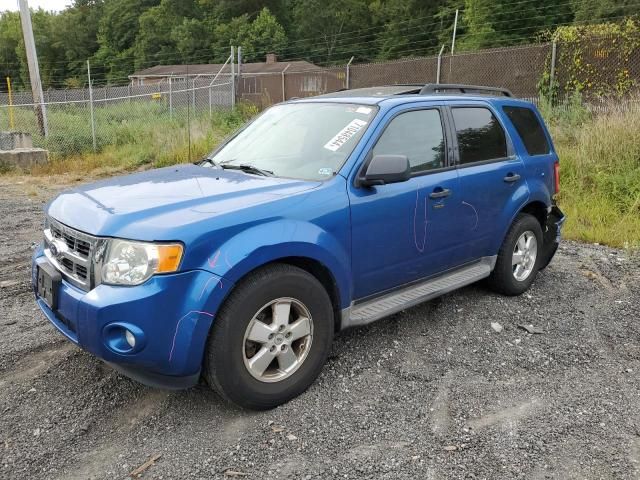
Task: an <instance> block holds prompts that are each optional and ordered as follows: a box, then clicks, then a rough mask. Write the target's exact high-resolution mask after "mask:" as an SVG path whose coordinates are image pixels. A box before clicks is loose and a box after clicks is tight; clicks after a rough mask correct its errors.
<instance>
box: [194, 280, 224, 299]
mask: <svg viewBox="0 0 640 480" xmlns="http://www.w3.org/2000/svg"><path fill="white" fill-rule="evenodd" d="M212 280H217V281H218V285H220V289H222V279H221V278H216V277H211V278H210V279H209V280H207V281H206V282H205V284H204V287H202V291H201V292H200V296H199V297H198V300H200V299H201V298H202V296H203V295H204V292H205V291H206V290H207V287H208V286H209V284H210V283H211V281H212Z"/></svg>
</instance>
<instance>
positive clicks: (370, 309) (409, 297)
mask: <svg viewBox="0 0 640 480" xmlns="http://www.w3.org/2000/svg"><path fill="white" fill-rule="evenodd" d="M495 263H496V257H483V258H482V259H480V260H479V261H477V262H474V263H473V264H471V265H467V266H465V267H462V268H459V269H456V270H453V271H451V272H448V273H445V274H444V275H440V276H439V277H436V278H431V279H429V280H426V281H424V282H420V283H418V284H414V285H411V286H409V287H405V288H402V289H400V290H394V291H393V292H390V293H387V294H385V295H383V296H381V297H376V298H374V299H372V300H368V301H364V302H362V303H356V304H352V305H351V307H349V308H347V309H345V310H343V311H342V329H345V328H349V327H359V326H361V325H367V324H369V323H371V322H375V321H376V320H380V319H381V318H384V317H387V316H389V315H393V314H394V313H397V312H399V311H401V310H404V309H406V308H409V307H413V306H414V305H417V304H419V303H422V302H426V301H427V300H431V299H433V298H436V297H439V296H440V295H444V294H445V293H449V292H452V291H453V290H457V289H458V288H461V287H464V286H466V285H469V284H471V283H474V282H477V281H478V280H482V279H483V278H486V277H488V276H489V274H490V273H491V270H493V267H494V266H495Z"/></svg>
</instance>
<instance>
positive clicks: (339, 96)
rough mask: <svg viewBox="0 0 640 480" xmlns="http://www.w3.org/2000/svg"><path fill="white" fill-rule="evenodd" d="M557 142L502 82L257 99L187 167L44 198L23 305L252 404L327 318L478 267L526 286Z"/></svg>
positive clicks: (382, 308)
mask: <svg viewBox="0 0 640 480" xmlns="http://www.w3.org/2000/svg"><path fill="white" fill-rule="evenodd" d="M558 188H559V178H558V157H557V155H556V152H555V150H554V147H553V144H552V142H551V138H550V136H549V133H548V131H547V130H546V128H545V126H544V124H543V121H542V118H541V117H540V114H539V113H538V111H537V110H536V108H535V106H534V105H532V104H531V103H528V102H525V101H522V100H517V99H514V98H512V95H511V94H510V92H509V91H507V90H502V89H492V88H488V87H479V86H465V85H426V86H415V85H409V86H391V87H380V88H371V89H361V90H350V91H344V92H338V93H335V94H332V95H325V96H320V97H316V98H312V99H297V100H293V101H289V102H286V103H283V104H279V105H276V106H273V107H271V108H269V109H268V110H266V111H265V112H263V113H262V114H261V115H260V116H258V117H257V118H256V119H255V120H253V121H252V122H251V123H249V124H248V125H247V126H245V127H244V128H243V129H241V130H240V131H239V132H237V133H236V134H235V135H233V136H232V137H231V138H229V139H228V140H227V141H226V142H225V143H223V144H222V145H221V146H220V147H219V148H218V149H217V150H215V151H214V152H213V153H212V154H211V155H209V156H208V157H207V158H205V159H203V160H202V161H201V162H199V163H198V164H196V165H180V166H174V167H168V168H162V169H157V170H152V171H147V172H142V173H136V174H133V175H128V176H123V177H117V178H112V179H109V180H105V181H100V182H97V183H93V184H91V185H86V186H82V187H79V188H74V189H71V190H68V191H65V192H63V193H61V194H60V195H59V196H58V197H57V198H55V199H54V200H53V201H51V203H50V204H49V205H48V206H47V208H46V219H45V227H44V242H43V245H42V246H41V247H40V248H39V249H37V251H36V252H35V254H34V258H33V268H32V276H33V285H34V291H35V294H36V301H37V303H38V305H39V306H40V308H41V309H42V311H43V312H44V314H45V315H46V316H47V318H48V319H49V320H50V322H51V323H52V324H53V325H54V326H55V327H56V328H57V329H58V330H59V331H60V332H61V333H62V334H63V335H64V336H66V337H67V338H68V339H69V340H70V341H72V342H74V343H75V344H77V345H79V346H80V347H82V348H83V349H85V350H87V351H89V352H91V353H93V354H94V355H96V356H97V357H99V358H101V359H102V360H104V361H105V362H107V363H109V364H110V365H112V366H113V367H114V368H115V369H117V370H119V371H121V372H123V373H124V374H126V375H128V376H130V377H132V378H134V379H136V380H139V381H141V382H143V383H146V384H150V385H156V386H163V387H171V388H182V387H189V386H191V385H194V384H196V383H197V382H198V381H199V380H200V378H201V377H204V379H205V380H206V382H207V383H208V384H209V385H210V386H211V387H213V388H214V389H215V390H217V391H218V392H219V393H220V394H221V395H222V396H223V397H224V398H226V399H227V400H229V401H232V402H235V403H236V404H239V405H241V406H243V407H246V408H252V409H266V408H271V407H274V406H276V405H279V404H282V403H284V402H286V401H288V400H290V399H291V398H293V397H295V396H297V395H299V394H301V393H302V392H303V391H304V390H305V389H306V388H308V387H309V385H310V384H311V383H312V382H313V381H314V380H315V378H316V377H317V376H318V375H319V373H320V371H321V369H322V367H323V364H324V363H325V361H326V359H327V356H328V354H329V350H330V347H331V342H332V339H333V336H334V334H335V333H336V332H338V331H340V330H342V329H345V328H348V327H353V326H360V325H366V324H368V323H370V322H373V321H375V320H378V319H380V318H383V317H386V316H388V315H391V314H393V313H395V312H398V311H400V310H402V309H405V308H407V307H410V306H412V305H416V304H418V303H420V302H423V301H426V300H429V299H432V298H434V297H437V296H439V295H442V294H444V293H447V292H450V291H452V290H455V289H457V288H460V287H463V286H465V285H469V284H471V283H473V282H477V281H479V280H482V279H486V282H487V284H488V285H489V286H490V287H491V288H492V289H494V290H495V291H497V292H500V293H503V294H506V295H517V294H520V293H522V292H524V291H526V290H527V289H528V288H529V287H530V286H531V284H532V282H533V281H534V279H535V277H536V274H537V272H538V271H539V270H541V269H542V268H544V267H546V266H547V264H548V263H549V261H550V260H551V258H552V257H553V255H554V253H555V251H556V249H557V246H558V242H559V240H560V228H561V225H562V222H563V220H564V216H563V214H562V213H561V212H560V210H559V209H558V207H557V206H556V205H555V202H554V197H555V195H556V194H557V193H558Z"/></svg>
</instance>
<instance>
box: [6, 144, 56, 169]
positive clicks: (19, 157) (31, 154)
mask: <svg viewBox="0 0 640 480" xmlns="http://www.w3.org/2000/svg"><path fill="white" fill-rule="evenodd" d="M48 161H49V155H48V152H47V151H46V150H44V149H42V148H16V149H13V150H0V164H4V165H13V166H16V167H20V168H29V167H33V166H35V165H42V164H44V163H47V162H48Z"/></svg>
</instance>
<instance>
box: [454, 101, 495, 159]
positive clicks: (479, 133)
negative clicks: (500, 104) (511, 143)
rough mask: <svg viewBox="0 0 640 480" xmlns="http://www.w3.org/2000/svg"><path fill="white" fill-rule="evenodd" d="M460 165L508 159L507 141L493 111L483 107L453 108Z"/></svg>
mask: <svg viewBox="0 0 640 480" xmlns="http://www.w3.org/2000/svg"><path fill="white" fill-rule="evenodd" d="M452 113H453V121H454V123H455V126H456V135H457V138H458V149H459V151H460V163H461V164H467V163H475V162H485V161H488V160H497V159H499V158H506V157H507V140H506V137H505V134H504V130H503V129H502V126H501V125H500V123H499V122H498V120H497V119H496V117H495V116H494V115H493V113H492V112H491V110H489V109H488V108H483V107H459V108H453V109H452Z"/></svg>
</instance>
